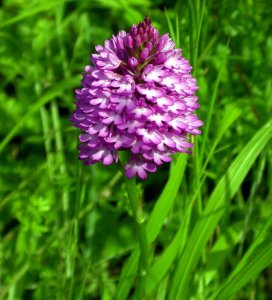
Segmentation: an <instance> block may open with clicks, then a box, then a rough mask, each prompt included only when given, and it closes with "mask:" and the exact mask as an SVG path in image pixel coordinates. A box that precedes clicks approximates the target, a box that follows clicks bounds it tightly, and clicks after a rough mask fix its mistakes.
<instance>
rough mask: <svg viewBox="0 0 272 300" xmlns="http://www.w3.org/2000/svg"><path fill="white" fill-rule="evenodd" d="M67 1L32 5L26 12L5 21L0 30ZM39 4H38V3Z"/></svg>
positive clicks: (0, 25)
mask: <svg viewBox="0 0 272 300" xmlns="http://www.w3.org/2000/svg"><path fill="white" fill-rule="evenodd" d="M66 1H67V0H54V1H46V2H40V3H41V4H40V5H37V2H35V3H34V5H33V6H32V7H31V6H30V7H29V6H28V7H27V9H26V11H22V12H21V13H20V14H19V15H17V16H16V17H13V18H10V19H8V20H7V21H4V22H1V23H0V28H3V27H6V26H9V25H11V24H14V23H16V22H20V21H22V20H24V19H26V18H29V17H32V16H34V15H36V14H38V13H40V12H42V11H46V10H50V9H51V8H52V7H54V6H57V5H59V4H62V3H64V2H66ZM38 3H39V2H38Z"/></svg>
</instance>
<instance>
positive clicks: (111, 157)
mask: <svg viewBox="0 0 272 300" xmlns="http://www.w3.org/2000/svg"><path fill="white" fill-rule="evenodd" d="M95 50H96V51H95V53H94V54H92V55H91V64H90V65H89V64H88V65H87V66H86V67H85V68H84V70H85V71H84V72H83V73H82V74H83V78H82V81H81V88H78V89H76V90H75V97H76V99H77V100H76V101H75V105H76V109H75V111H74V112H73V115H72V117H71V118H70V119H71V121H72V123H73V125H74V126H75V127H77V128H79V129H80V130H81V131H82V133H81V134H80V137H79V141H80V145H79V147H78V149H79V159H82V160H83V161H84V163H85V164H86V165H92V164H94V163H96V162H101V163H103V164H104V165H110V164H113V163H116V162H117V161H118V152H117V151H126V152H127V153H128V157H130V158H129V159H128V161H126V162H125V175H126V176H128V177H130V178H132V177H135V176H137V177H139V178H141V179H145V178H147V175H148V173H149V172H155V171H156V170H157V166H159V165H162V164H164V163H168V162H170V161H171V159H172V158H171V157H172V155H173V154H174V153H176V152H184V153H188V152H189V150H188V149H190V148H192V147H193V144H192V143H190V142H189V139H188V135H190V134H191V135H198V134H201V131H200V130H199V128H200V127H201V126H202V125H203V122H202V121H200V120H199V118H198V117H197V115H196V110H197V109H198V108H199V103H198V97H197V96H196V95H195V93H196V91H197V90H198V86H197V83H196V79H195V78H194V77H193V76H192V75H191V73H190V72H191V70H192V67H191V66H190V64H189V61H188V60H187V59H185V58H184V57H183V56H182V51H181V49H175V43H174V42H173V41H172V39H171V38H170V37H169V35H168V34H164V35H160V34H159V32H158V30H157V29H156V28H154V27H153V26H152V24H151V20H150V19H149V18H148V17H146V18H145V19H144V20H143V21H142V22H140V23H139V24H137V25H132V27H131V29H130V30H129V31H128V32H125V31H123V30H122V31H120V32H119V33H118V34H117V35H113V36H112V37H111V38H110V39H108V40H106V41H105V42H104V45H98V46H96V47H95Z"/></svg>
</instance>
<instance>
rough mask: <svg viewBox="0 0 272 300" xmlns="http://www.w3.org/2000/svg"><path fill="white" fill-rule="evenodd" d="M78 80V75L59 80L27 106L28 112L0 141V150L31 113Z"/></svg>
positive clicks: (72, 86) (0, 150)
mask: <svg viewBox="0 0 272 300" xmlns="http://www.w3.org/2000/svg"><path fill="white" fill-rule="evenodd" d="M79 82H80V76H76V77H75V78H69V79H65V80H63V81H61V82H60V83H59V84H56V85H55V86H54V87H53V88H52V89H50V90H49V91H48V92H46V93H45V94H44V95H43V96H41V98H40V99H39V100H37V102H36V103H35V104H34V105H32V106H31V108H28V113H26V114H25V115H24V117H22V118H21V119H20V121H19V122H18V123H17V124H16V125H15V126H14V127H13V129H12V130H11V131H10V132H9V133H8V134H7V135H6V136H5V138H4V139H3V140H2V141H1V143H0V152H2V151H3V150H4V148H5V147H6V146H7V145H8V143H9V142H10V140H11V139H12V138H13V137H14V136H15V135H16V134H17V133H18V131H19V130H20V128H21V127H22V125H23V124H24V123H25V121H27V120H28V119H29V118H30V117H31V115H32V114H34V113H35V112H36V111H37V110H39V109H40V108H41V107H42V106H43V105H45V104H46V103H48V102H50V101H52V100H53V99H54V98H56V97H57V96H59V95H61V93H62V92H63V91H65V90H67V89H69V90H71V89H72V88H75V87H76V86H78V84H79Z"/></svg>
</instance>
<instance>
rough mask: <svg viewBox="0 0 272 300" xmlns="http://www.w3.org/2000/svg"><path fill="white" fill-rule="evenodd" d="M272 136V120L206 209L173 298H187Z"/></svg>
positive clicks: (232, 168)
mask: <svg viewBox="0 0 272 300" xmlns="http://www.w3.org/2000/svg"><path fill="white" fill-rule="evenodd" d="M271 136H272V121H271V120H270V121H269V122H268V123H266V124H265V125H264V126H263V127H262V128H261V129H260V130H259V131H258V132H257V133H256V134H255V135H254V137H253V138H252V139H251V140H250V142H249V143H248V144H247V145H246V146H245V147H244V149H243V151H242V152H241V153H240V154H239V155H238V157H237V158H236V159H235V160H234V162H233V163H232V164H231V166H230V167H229V169H228V170H227V172H226V173H225V175H224V176H223V177H222V178H221V180H220V181H219V183H218V184H217V186H216V188H215V189H214V191H213V193H212V195H211V197H210V199H209V201H208V203H207V205H206V207H205V210H204V212H203V214H202V217H200V218H199V219H198V221H197V223H196V225H195V227H194V229H193V232H192V234H191V237H190V239H189V240H188V243H187V245H186V249H185V251H184V252H183V254H182V256H181V258H180V261H179V264H178V267H177V270H176V273H175V276H174V279H173V285H172V288H171V292H170V298H169V299H180V300H182V299H186V291H187V289H188V284H189V281H190V278H191V274H192V273H193V271H194V269H195V267H196V265H197V263H198V261H199V258H200V256H201V253H202V251H203V250H204V248H205V245H206V243H207V241H208V240H209V238H210V236H211V235H212V233H213V231H214V229H215V228H216V226H217V224H218V222H219V220H220V218H221V217H222V215H223V214H224V208H225V205H226V203H227V202H228V201H230V200H231V199H232V197H233V196H234V194H235V193H236V192H237V190H238V188H239V187H240V185H241V183H242V182H243V180H244V178H245V177H246V175H247V173H248V171H249V170H250V168H251V166H252V165H253V163H254V162H255V160H256V158H257V157H258V155H259V154H260V152H261V151H262V149H263V148H264V147H265V145H266V144H267V142H268V141H269V140H270V138H271Z"/></svg>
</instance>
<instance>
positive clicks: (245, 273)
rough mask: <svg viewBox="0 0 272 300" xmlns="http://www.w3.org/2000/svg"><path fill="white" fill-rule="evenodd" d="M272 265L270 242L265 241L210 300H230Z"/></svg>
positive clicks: (271, 244) (271, 245)
mask: <svg viewBox="0 0 272 300" xmlns="http://www.w3.org/2000/svg"><path fill="white" fill-rule="evenodd" d="M271 263H272V241H271V240H267V241H265V242H263V243H262V244H260V245H259V247H258V248H256V250H255V251H254V252H253V253H252V254H251V256H250V257H249V258H248V259H247V261H246V264H244V265H243V267H242V268H240V270H239V272H237V273H236V274H235V276H231V277H230V279H229V280H227V282H226V283H225V284H223V285H221V286H220V288H219V290H218V291H217V292H216V293H215V294H214V295H213V296H212V297H211V298H210V299H211V300H215V299H220V300H225V299H230V297H231V296H233V295H234V294H235V293H236V292H238V291H239V290H240V289H241V288H242V287H243V286H244V285H245V284H247V283H248V282H249V281H251V280H252V279H254V278H255V277H256V276H257V275H258V274H259V273H260V272H261V271H262V270H263V269H265V268H266V267H267V266H268V265H270V264H271Z"/></svg>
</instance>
